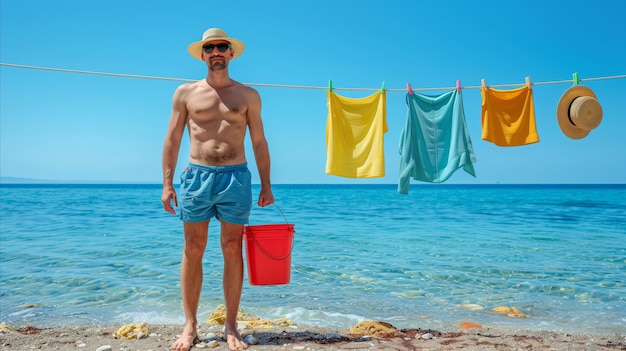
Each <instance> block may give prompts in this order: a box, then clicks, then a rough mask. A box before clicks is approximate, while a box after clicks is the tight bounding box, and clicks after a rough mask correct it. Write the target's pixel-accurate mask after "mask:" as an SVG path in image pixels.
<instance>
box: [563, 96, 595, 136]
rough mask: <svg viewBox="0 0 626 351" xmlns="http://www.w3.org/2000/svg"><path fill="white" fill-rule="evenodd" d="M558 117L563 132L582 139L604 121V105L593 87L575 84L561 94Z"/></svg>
mask: <svg viewBox="0 0 626 351" xmlns="http://www.w3.org/2000/svg"><path fill="white" fill-rule="evenodd" d="M556 119H557V121H558V122H559V127H561V131H563V134H565V135H566V136H567V137H569V138H572V139H582V138H584V137H586V136H587V134H589V132H590V131H591V130H592V129H595V128H596V127H597V126H598V125H600V122H602V106H600V103H599V102H598V100H597V99H596V94H594V93H593V91H591V89H589V88H587V87H585V86H582V85H575V86H573V87H571V88H569V89H567V91H565V93H563V96H561V100H559V104H558V105H557V108H556Z"/></svg>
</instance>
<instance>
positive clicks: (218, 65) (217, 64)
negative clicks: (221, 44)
mask: <svg viewBox="0 0 626 351" xmlns="http://www.w3.org/2000/svg"><path fill="white" fill-rule="evenodd" d="M209 69H210V70H211V71H221V70H224V69H226V63H224V62H214V63H211V64H210V65H209Z"/></svg>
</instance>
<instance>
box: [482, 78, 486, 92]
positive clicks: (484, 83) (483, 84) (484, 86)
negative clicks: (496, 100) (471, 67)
mask: <svg viewBox="0 0 626 351" xmlns="http://www.w3.org/2000/svg"><path fill="white" fill-rule="evenodd" d="M480 84H481V85H482V87H483V90H487V80H486V79H485V78H483V79H481V80H480Z"/></svg>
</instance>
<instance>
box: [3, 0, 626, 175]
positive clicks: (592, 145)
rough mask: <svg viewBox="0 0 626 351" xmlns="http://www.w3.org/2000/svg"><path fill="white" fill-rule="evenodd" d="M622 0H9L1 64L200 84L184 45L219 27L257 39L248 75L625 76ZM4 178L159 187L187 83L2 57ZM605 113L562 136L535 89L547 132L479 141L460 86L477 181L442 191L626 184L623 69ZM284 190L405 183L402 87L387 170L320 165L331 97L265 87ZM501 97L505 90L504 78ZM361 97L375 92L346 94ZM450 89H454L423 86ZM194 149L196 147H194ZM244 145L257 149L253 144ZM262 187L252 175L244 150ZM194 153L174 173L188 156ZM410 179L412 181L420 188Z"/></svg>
mask: <svg viewBox="0 0 626 351" xmlns="http://www.w3.org/2000/svg"><path fill="white" fill-rule="evenodd" d="M624 19H626V2H624V1H598V2H595V3H594V4H593V5H589V4H588V2H586V1H561V0H555V1H543V0H529V1H496V0H494V1H451V0H443V1H417V0H413V1H387V2H381V1H364V0H358V1H352V0H350V1H326V0H323V1H284V0H277V1H220V2H215V1H200V0H198V1H184V0H182V1H147V0H146V1H129V0H109V1H82V0H76V1H68V0H58V1H43V0H40V1H33V0H2V1H1V2H0V32H1V34H0V46H1V47H0V60H1V62H2V63H11V64H20V65H32V66H43V67H54V68H63V69H73V70H85V71H98V72H110V73H123V74H134V75H146V76H157V77H171V78H183V79H202V78H204V76H205V74H206V66H205V65H204V64H203V63H202V62H200V61H197V60H194V59H193V58H191V56H189V55H188V54H187V51H186V48H187V46H188V45H189V44H190V43H191V42H193V41H196V40H199V39H200V38H201V35H202V32H203V31H204V30H205V29H207V28H210V27H220V28H222V29H224V30H226V31H227V32H228V33H229V35H230V36H232V37H235V38H238V39H241V40H243V41H244V43H245V44H246V51H245V52H244V54H243V55H242V56H241V57H240V58H238V59H236V60H234V61H232V62H231V65H230V74H231V77H232V78H233V79H236V80H238V81H240V82H243V83H264V84H286V85H306V86H328V81H329V80H332V81H333V87H335V88H342V87H344V88H379V87H380V86H381V85H382V82H385V87H386V88H388V89H403V88H405V87H406V83H407V82H410V83H411V85H412V86H413V88H414V89H415V90H416V91H418V92H420V91H419V88H433V87H452V86H454V84H455V82H456V80H457V79H459V80H461V84H462V85H463V86H478V85H480V81H481V79H482V78H485V79H486V80H487V84H489V85H498V84H509V83H519V84H523V83H524V79H525V77H526V76H530V79H531V81H532V82H549V81H560V80H568V79H572V73H574V72H578V73H579V76H580V78H581V79H583V80H584V79H585V78H595V77H606V76H615V75H623V74H626V45H624V42H625V40H626V36H625V35H624V32H623V31H622V30H619V29H618V28H622V27H623V24H624V23H623V22H624ZM0 74H1V76H0V77H1V81H0V97H1V101H0V117H1V119H0V122H1V128H0V143H1V144H0V162H1V163H0V175H1V176H2V177H25V178H37V179H47V180H63V181H79V180H81V181H84V180H87V181H129V182H137V181H139V182H160V181H161V153H162V145H163V138H164V135H165V131H166V128H167V123H168V120H169V116H170V112H171V98H172V94H173V92H174V90H175V89H176V87H177V86H178V85H179V84H182V82H177V81H163V80H148V79H133V78H123V77H108V76H98V75H86V74H77V73H62V72H54V71H41V70H31V69H21V68H14V67H6V66H2V67H0ZM581 84H583V85H586V86H588V87H590V88H591V89H593V91H594V92H595V93H596V95H597V96H598V100H599V101H600V103H601V105H602V107H603V110H604V119H603V121H602V123H601V124H600V126H599V127H598V128H597V129H595V130H594V131H592V132H591V134H590V135H589V136H588V137H586V138H584V139H582V140H572V139H569V138H567V137H566V136H565V135H563V134H562V133H561V131H560V129H559V127H558V123H557V120H556V114H555V111H556V105H557V103H558V100H559V98H560V96H561V95H562V94H563V92H565V90H567V88H569V87H570V86H571V85H572V84H571V83H565V84H555V85H537V86H535V87H534V88H533V92H534V99H535V100H534V102H535V111H536V120H537V130H538V133H539V137H540V142H539V143H537V144H533V145H527V146H521V147H508V148H503V147H499V146H496V145H493V144H491V143H489V142H486V141H483V140H481V130H482V129H481V122H480V104H481V97H480V92H479V90H478V89H465V90H463V102H464V107H465V117H466V121H467V125H468V129H469V132H470V136H471V139H472V142H473V145H474V150H475V154H476V158H477V160H478V162H477V163H476V164H475V165H474V166H475V169H476V175H477V177H476V178H473V177H471V176H469V175H468V174H466V173H465V172H463V171H462V170H459V171H457V172H456V173H455V174H454V175H453V176H452V177H451V178H450V179H449V180H448V181H447V183H467V184H485V183H487V184H489V183H498V182H500V183H625V182H626V161H625V160H626V157H625V156H624V153H625V152H626V137H624V134H625V133H626V112H625V111H626V105H625V104H624V101H625V98H624V96H625V94H626V79H613V80H599V81H589V82H584V81H583V82H582V83H581ZM256 89H257V90H258V91H259V93H260V94H261V97H262V100H263V110H262V116H263V119H264V124H265V129H266V135H267V138H268V142H269V146H270V153H271V158H272V181H273V183H275V184H281V183H312V184H317V183H356V184H377V183H390V184H393V183H397V181H398V171H399V165H400V158H399V154H398V142H399V137H400V133H401V131H402V128H403V126H404V122H405V119H406V104H405V94H406V92H400V91H389V92H388V93H387V94H388V96H387V121H388V125H389V131H388V133H387V134H385V165H386V176H385V177H384V178H376V179H348V178H341V177H337V176H332V175H326V174H325V172H324V171H325V163H326V148H325V125H326V116H327V107H326V96H325V91H324V90H321V89H320V90H316V89H289V88H276V87H257V88H256ZM503 89H505V88H503ZM338 92H339V93H340V94H341V95H344V96H349V97H362V96H366V95H369V94H371V93H372V92H369V91H338ZM422 93H427V94H433V95H435V94H439V93H442V92H426V91H422ZM187 142H188V141H187V140H185V141H184V143H187ZM247 144H248V146H249V142H247ZM248 150H249V152H248V161H249V163H250V167H251V170H252V171H253V172H252V173H253V175H254V178H253V182H255V183H256V182H258V177H257V176H256V171H255V167H256V166H255V164H254V157H253V155H252V153H251V150H250V149H249V147H248ZM187 152H188V146H187V145H186V144H184V145H183V147H182V149H181V154H180V159H179V162H178V168H177V170H176V172H177V174H179V173H180V171H182V168H183V167H184V165H185V164H186V163H187ZM413 183H416V182H415V181H414V182H413Z"/></svg>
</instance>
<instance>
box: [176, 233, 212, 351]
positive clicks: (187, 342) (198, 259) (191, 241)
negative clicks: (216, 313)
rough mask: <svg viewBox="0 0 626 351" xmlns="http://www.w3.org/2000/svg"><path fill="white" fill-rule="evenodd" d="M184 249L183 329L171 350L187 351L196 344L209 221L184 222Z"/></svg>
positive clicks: (181, 274)
mask: <svg viewBox="0 0 626 351" xmlns="http://www.w3.org/2000/svg"><path fill="white" fill-rule="evenodd" d="M184 230H185V247H184V249H183V260H182V264H181V269H180V286H181V292H182V296H183V308H184V310H185V328H184V329H183V332H182V334H181V335H180V337H179V338H178V339H177V340H176V341H174V343H173V344H172V346H171V348H172V349H174V350H181V351H187V350H189V349H190V348H191V346H193V344H194V343H196V342H197V340H196V339H197V337H198V335H197V328H198V320H197V319H196V313H197V312H198V302H199V300H200V291H201V290H202V256H203V255H204V249H205V248H206V244H207V238H208V230H209V221H206V222H199V223H189V222H184Z"/></svg>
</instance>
